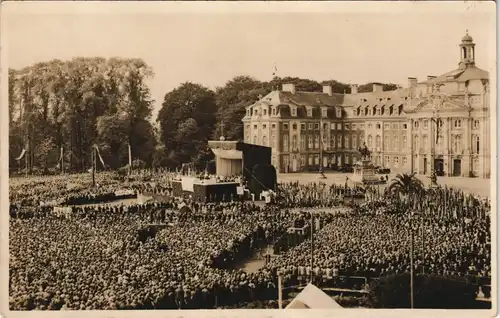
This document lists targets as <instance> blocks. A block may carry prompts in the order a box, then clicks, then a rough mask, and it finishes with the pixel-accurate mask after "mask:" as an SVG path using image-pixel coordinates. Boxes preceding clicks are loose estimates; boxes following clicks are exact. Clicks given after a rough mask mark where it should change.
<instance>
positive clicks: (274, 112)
mask: <svg viewBox="0 0 500 318" xmlns="http://www.w3.org/2000/svg"><path fill="white" fill-rule="evenodd" d="M274 115H276V108H274V107H273V116H274Z"/></svg>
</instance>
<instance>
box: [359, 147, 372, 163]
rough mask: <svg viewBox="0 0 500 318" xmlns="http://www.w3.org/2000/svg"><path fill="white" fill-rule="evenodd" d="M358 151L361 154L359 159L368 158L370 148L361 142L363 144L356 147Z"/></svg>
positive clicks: (364, 159)
mask: <svg viewBox="0 0 500 318" xmlns="http://www.w3.org/2000/svg"><path fill="white" fill-rule="evenodd" d="M358 152H359V154H360V155H361V161H367V160H370V154H371V153H370V150H368V147H367V146H366V143H363V146H362V147H359V148H358Z"/></svg>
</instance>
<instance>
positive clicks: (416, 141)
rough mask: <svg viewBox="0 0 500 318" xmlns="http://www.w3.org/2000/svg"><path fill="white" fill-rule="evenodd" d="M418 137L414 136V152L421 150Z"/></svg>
mask: <svg viewBox="0 0 500 318" xmlns="http://www.w3.org/2000/svg"><path fill="white" fill-rule="evenodd" d="M418 139H419V138H418V135H413V150H414V151H418V148H419V144H418V142H419V140H418Z"/></svg>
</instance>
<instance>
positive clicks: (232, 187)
mask: <svg viewBox="0 0 500 318" xmlns="http://www.w3.org/2000/svg"><path fill="white" fill-rule="evenodd" d="M208 147H209V148H210V149H211V150H212V152H213V153H214V155H215V169H216V174H217V176H218V177H219V178H221V179H222V180H224V181H221V180H220V179H219V180H217V179H216V178H211V179H199V178H195V177H182V178H181V180H176V181H174V182H173V184H172V188H173V189H172V190H173V194H174V195H175V196H188V197H191V198H192V199H193V200H195V201H199V202H220V201H231V200H236V199H237V198H239V197H241V195H243V193H242V189H243V188H242V182H241V178H243V179H244V180H250V178H251V175H252V169H253V167H254V166H255V165H257V164H262V165H270V164H271V148H270V147H264V146H258V145H253V144H247V143H244V142H240V141H225V140H217V141H216V140H211V141H208Z"/></svg>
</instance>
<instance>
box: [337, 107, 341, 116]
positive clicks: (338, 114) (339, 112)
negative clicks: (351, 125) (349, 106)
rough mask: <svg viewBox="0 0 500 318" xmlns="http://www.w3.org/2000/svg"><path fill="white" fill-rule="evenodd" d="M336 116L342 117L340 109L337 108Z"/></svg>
mask: <svg viewBox="0 0 500 318" xmlns="http://www.w3.org/2000/svg"><path fill="white" fill-rule="evenodd" d="M337 117H338V118H340V117H342V109H340V108H337Z"/></svg>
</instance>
